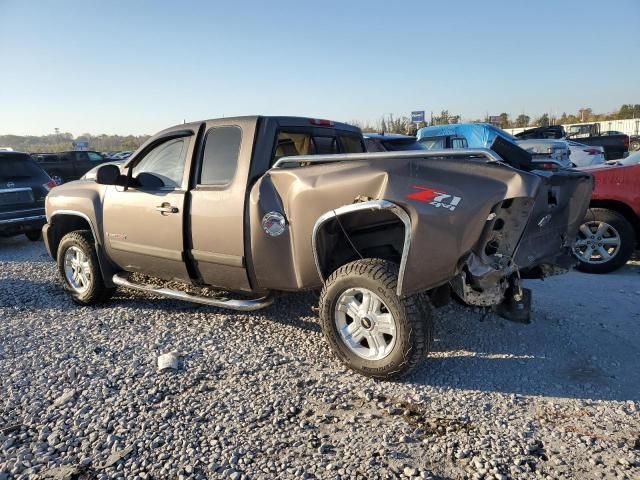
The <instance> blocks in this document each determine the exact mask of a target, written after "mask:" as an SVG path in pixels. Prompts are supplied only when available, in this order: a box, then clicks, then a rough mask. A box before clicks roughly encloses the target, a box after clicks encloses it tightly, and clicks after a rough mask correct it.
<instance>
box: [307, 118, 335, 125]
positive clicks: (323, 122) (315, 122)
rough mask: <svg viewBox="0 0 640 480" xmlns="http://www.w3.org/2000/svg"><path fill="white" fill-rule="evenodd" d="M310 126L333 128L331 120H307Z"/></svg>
mask: <svg viewBox="0 0 640 480" xmlns="http://www.w3.org/2000/svg"><path fill="white" fill-rule="evenodd" d="M309 123H311V125H317V126H319V127H333V126H334V123H333V122H332V121H331V120H323V119H321V118H312V119H311V120H309Z"/></svg>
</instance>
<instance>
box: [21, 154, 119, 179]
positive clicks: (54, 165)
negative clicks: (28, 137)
mask: <svg viewBox="0 0 640 480" xmlns="http://www.w3.org/2000/svg"><path fill="white" fill-rule="evenodd" d="M33 157H34V158H35V160H36V161H37V162H38V163H39V164H40V166H41V167H42V168H43V169H44V170H45V171H46V172H47V173H48V174H49V175H50V176H51V178H53V180H55V182H56V184H58V185H60V184H62V183H64V182H68V181H70V180H77V179H79V178H80V177H82V176H83V175H84V174H85V173H87V172H88V171H89V170H91V169H92V168H94V167H95V166H96V165H100V164H102V163H105V162H108V161H109V159H108V158H105V157H104V156H103V155H102V154H100V153H98V152H93V151H85V150H80V151H75V150H72V151H68V152H60V153H34V154H33Z"/></svg>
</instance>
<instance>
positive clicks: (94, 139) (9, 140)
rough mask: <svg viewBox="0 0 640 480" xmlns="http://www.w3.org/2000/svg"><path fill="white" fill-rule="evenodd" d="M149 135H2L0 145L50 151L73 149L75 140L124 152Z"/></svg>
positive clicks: (101, 149)
mask: <svg viewBox="0 0 640 480" xmlns="http://www.w3.org/2000/svg"><path fill="white" fill-rule="evenodd" d="M148 138H149V135H104V134H103V135H91V134H90V133H84V134H82V135H80V136H78V137H74V136H73V135H72V134H71V133H69V132H64V133H62V132H61V133H52V134H49V135H0V147H9V148H13V149H14V150H16V151H19V152H29V153H48V152H51V153H53V152H63V151H66V150H73V142H81V141H86V142H88V143H89V149H90V150H96V151H98V152H122V151H125V150H135V149H137V148H138V147H139V146H140V145H142V144H143V143H144V142H145V141H146V140H147V139H148Z"/></svg>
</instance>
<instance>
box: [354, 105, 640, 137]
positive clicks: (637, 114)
mask: <svg viewBox="0 0 640 480" xmlns="http://www.w3.org/2000/svg"><path fill="white" fill-rule="evenodd" d="M499 118H500V122H499V124H498V126H499V127H500V128H525V127H546V126H549V125H564V124H568V123H588V122H602V121H607V120H623V119H627V118H640V104H625V105H622V106H621V107H620V108H619V109H618V110H617V111H615V112H611V113H594V112H593V110H592V109H591V108H581V109H580V110H578V112H576V113H575V114H572V113H569V114H567V113H566V112H563V113H562V115H560V116H555V115H550V114H548V113H543V114H542V115H540V116H538V117H535V118H533V119H532V118H531V117H530V116H529V115H526V114H524V113H521V114H519V115H518V116H516V117H515V118H514V117H513V116H512V115H509V114H508V113H505V112H503V113H501V114H500V115H499ZM460 119H461V116H460V115H454V114H451V113H449V110H442V111H441V112H440V114H436V115H432V116H431V119H430V121H429V122H421V123H418V124H414V123H411V119H410V118H409V117H406V116H400V117H394V116H393V115H388V116H384V117H382V118H380V119H379V120H378V121H376V122H373V123H370V122H365V123H363V122H359V121H353V122H351V123H353V124H354V125H357V126H358V127H360V128H361V129H362V131H363V132H378V133H379V132H385V133H404V134H415V131H416V130H417V129H418V128H422V127H426V126H430V125H448V124H451V123H460ZM489 122H490V118H489V117H488V116H486V117H484V118H477V119H472V120H469V121H468V123H489Z"/></svg>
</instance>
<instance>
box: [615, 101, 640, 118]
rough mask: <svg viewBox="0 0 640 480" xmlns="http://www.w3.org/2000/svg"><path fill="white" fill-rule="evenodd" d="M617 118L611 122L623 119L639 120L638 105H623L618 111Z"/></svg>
mask: <svg viewBox="0 0 640 480" xmlns="http://www.w3.org/2000/svg"><path fill="white" fill-rule="evenodd" d="M616 117H617V118H615V119H612V120H622V119H625V118H640V105H639V104H635V105H632V104H625V105H622V106H621V107H620V110H618V114H617V115H616Z"/></svg>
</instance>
